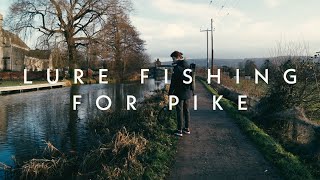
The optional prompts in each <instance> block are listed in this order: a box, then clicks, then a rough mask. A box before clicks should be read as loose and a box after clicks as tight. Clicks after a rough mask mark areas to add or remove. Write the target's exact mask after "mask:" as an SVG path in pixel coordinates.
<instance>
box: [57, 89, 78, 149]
mask: <svg viewBox="0 0 320 180" xmlns="http://www.w3.org/2000/svg"><path fill="white" fill-rule="evenodd" d="M79 89H80V86H72V87H71V88H70V103H69V122H68V129H67V134H66V135H67V136H69V140H70V148H71V150H73V151H77V150H78V148H77V137H78V129H77V121H78V118H79V117H78V108H79V106H80V105H78V107H77V110H73V96H74V95H80V94H79ZM78 101H81V100H78ZM66 138H68V137H66ZM65 143H68V140H66V141H65V142H64V143H62V144H64V145H67V146H68V144H65Z"/></svg>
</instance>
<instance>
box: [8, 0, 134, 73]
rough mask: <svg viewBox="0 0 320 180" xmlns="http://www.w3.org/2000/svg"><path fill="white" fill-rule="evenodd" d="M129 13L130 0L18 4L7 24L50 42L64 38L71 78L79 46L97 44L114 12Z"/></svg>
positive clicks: (28, 1) (54, 0)
mask: <svg viewBox="0 0 320 180" xmlns="http://www.w3.org/2000/svg"><path fill="white" fill-rule="evenodd" d="M114 7H116V8H118V9H121V10H122V11H129V10H130V9H131V8H130V7H131V3H130V0H15V1H14V2H13V3H12V5H11V7H10V12H9V15H8V18H7V19H6V24H7V25H8V26H9V27H10V29H11V30H13V31H15V32H18V33H24V34H25V35H28V34H29V33H32V32H34V30H38V31H39V32H41V33H42V34H43V35H44V36H45V37H46V38H47V40H49V39H50V38H52V37H54V35H55V34H58V35H60V36H61V37H63V38H64V40H65V42H66V44H67V49H68V58H69V69H70V71H69V72H70V75H71V76H72V71H73V70H74V69H75V68H76V66H77V61H76V54H77V53H76V51H77V48H78V46H81V45H86V44H87V43H88V41H89V40H96V39H95V38H96V37H97V34H98V33H99V32H101V31H102V30H103V29H104V27H105V24H106V21H107V17H108V15H109V11H110V10H111V9H112V8H114Z"/></svg>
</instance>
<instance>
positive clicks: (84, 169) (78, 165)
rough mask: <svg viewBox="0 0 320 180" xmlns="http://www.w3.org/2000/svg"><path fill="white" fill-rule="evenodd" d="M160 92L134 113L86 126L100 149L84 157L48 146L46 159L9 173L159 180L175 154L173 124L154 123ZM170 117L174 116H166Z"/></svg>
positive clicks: (171, 121) (109, 115) (160, 104)
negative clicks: (93, 135)
mask: <svg viewBox="0 0 320 180" xmlns="http://www.w3.org/2000/svg"><path fill="white" fill-rule="evenodd" d="M164 94H167V92H166V91H165V90H161V91H157V92H155V93H154V95H152V96H151V97H150V98H147V99H146V100H145V101H143V102H142V103H140V104H139V106H138V107H137V110H136V111H126V110H120V111H116V112H107V113H106V115H105V116H104V117H100V118H96V119H95V120H93V121H91V122H90V124H89V129H90V130H92V131H93V132H95V134H96V136H97V139H98V140H99V141H100V145H99V146H98V147H96V148H95V149H92V150H91V151H89V152H86V153H84V154H81V155H80V154H79V155H74V154H65V153H63V152H60V151H59V150H58V149H57V148H55V147H54V145H52V144H51V143H50V142H46V143H47V148H46V155H44V156H43V158H40V159H31V160H29V161H27V162H24V163H22V164H21V165H20V166H19V167H17V168H16V169H14V170H11V171H13V172H15V173H14V174H15V175H14V176H15V177H17V178H20V179H52V178H60V179H61V178H67V179H164V178H165V177H166V175H167V173H168V172H169V169H170V166H171V163H172V160H173V157H174V155H175V152H176V142H177V139H176V138H175V137H174V136H172V135H171V134H172V130H173V129H174V128H175V126H176V124H175V121H174V119H173V118H168V119H167V120H166V121H158V120H157V113H158V112H159V110H160V109H161V107H163V106H164V105H165V104H166V101H167V98H166V97H165V96H164ZM171 114H172V115H171V116H173V114H174V113H171Z"/></svg>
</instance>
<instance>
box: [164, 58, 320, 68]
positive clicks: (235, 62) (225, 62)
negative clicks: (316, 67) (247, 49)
mask: <svg viewBox="0 0 320 180" xmlns="http://www.w3.org/2000/svg"><path fill="white" fill-rule="evenodd" d="M275 58H283V59H286V56H283V57H282V56H278V57H271V58H244V59H214V61H213V64H214V65H215V66H218V67H222V66H228V67H234V68H238V67H239V63H241V62H242V63H243V64H244V63H245V62H246V61H247V60H251V61H253V62H254V63H255V64H256V65H257V67H258V68H260V67H261V66H262V65H263V63H264V61H265V60H266V59H270V60H274V59H275ZM303 58H306V57H303ZM303 58H302V59H303ZM187 61H188V62H189V63H195V64H196V65H197V67H207V59H187ZM313 61H314V62H318V63H320V58H315V59H313ZM161 64H163V65H171V64H172V61H166V62H161ZM209 67H211V59H209Z"/></svg>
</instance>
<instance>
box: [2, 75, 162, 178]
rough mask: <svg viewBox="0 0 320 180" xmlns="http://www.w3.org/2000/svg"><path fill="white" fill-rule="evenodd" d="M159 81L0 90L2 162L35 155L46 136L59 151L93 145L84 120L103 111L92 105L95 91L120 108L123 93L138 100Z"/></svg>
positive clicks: (9, 162)
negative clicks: (5, 92) (11, 91)
mask: <svg viewBox="0 0 320 180" xmlns="http://www.w3.org/2000/svg"><path fill="white" fill-rule="evenodd" d="M163 86H164V82H163V81H155V80H154V79H149V80H146V81H145V84H144V85H141V84H140V83H139V82H138V83H129V84H107V85H102V84H94V85H81V86H72V87H65V88H59V89H52V90H43V91H36V92H27V93H22V94H13V95H6V96H0V162H2V163H5V164H6V165H9V166H12V167H14V166H15V161H16V162H22V161H26V160H28V159H30V158H33V157H38V156H40V155H41V154H42V153H43V151H44V148H45V146H46V144H45V142H46V141H49V142H51V143H52V144H53V145H54V146H55V147H57V148H58V149H59V150H60V151H62V152H69V151H75V152H84V151H86V150H88V149H90V147H91V146H93V145H95V143H93V142H95V141H94V136H93V135H92V134H91V133H92V131H89V129H88V123H89V122H90V120H92V119H94V118H95V117H97V116H100V115H102V114H103V113H104V112H103V111H100V110H99V109H98V108H97V107H96V99H97V98H98V97H99V96H101V95H107V96H109V97H110V98H111V100H112V106H111V109H119V108H122V109H124V108H126V96H127V95H133V96H135V97H136V98H137V100H138V101H139V100H143V98H145V97H146V96H148V95H150V94H151V93H152V91H154V90H156V89H160V88H162V87H163ZM73 95H81V96H82V98H81V100H80V101H81V105H78V106H77V111H73V110H72V104H71V103H70V102H72V100H71V99H70V98H72V97H73ZM3 177H4V172H3V171H2V170H0V179H2V178H3Z"/></svg>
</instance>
